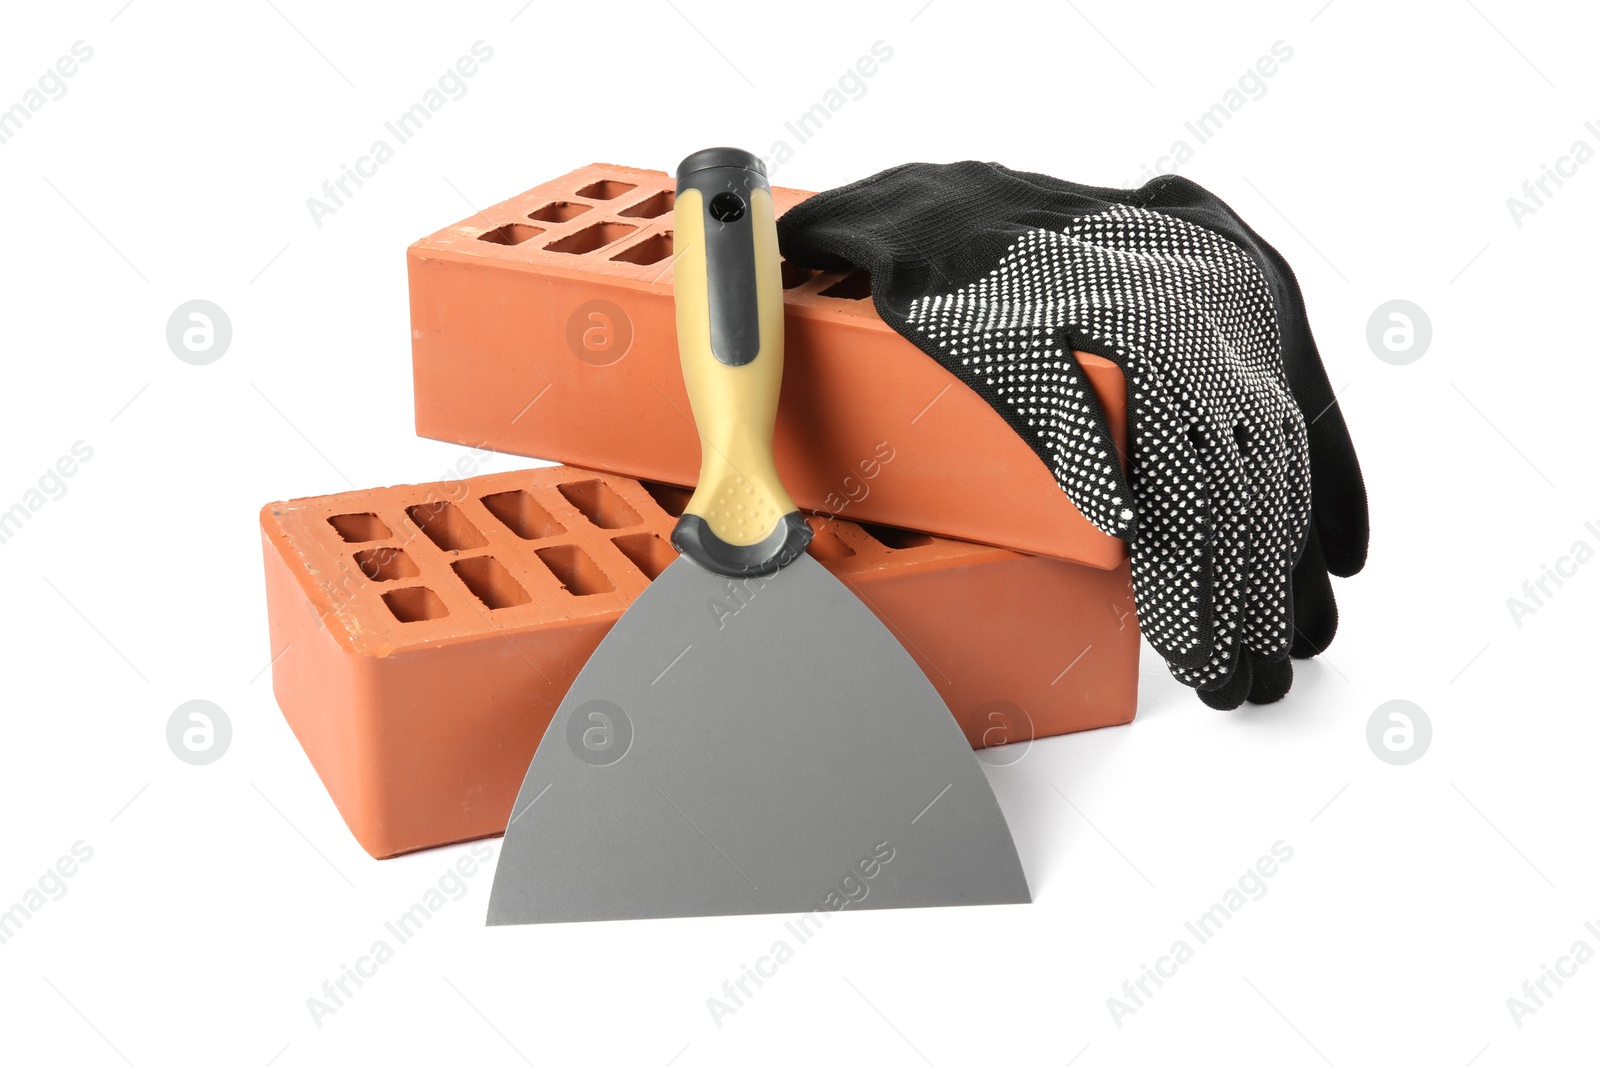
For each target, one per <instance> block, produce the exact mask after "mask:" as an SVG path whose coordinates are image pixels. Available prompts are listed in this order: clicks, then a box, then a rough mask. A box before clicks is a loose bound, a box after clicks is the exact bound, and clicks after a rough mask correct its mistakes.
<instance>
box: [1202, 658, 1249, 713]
mask: <svg viewBox="0 0 1600 1067" xmlns="http://www.w3.org/2000/svg"><path fill="white" fill-rule="evenodd" d="M1252 678H1253V675H1252V673H1251V663H1250V657H1249V656H1240V657H1239V658H1238V659H1237V661H1236V662H1235V664H1234V667H1233V673H1232V674H1230V675H1229V676H1228V678H1227V679H1226V680H1224V681H1223V683H1222V684H1221V685H1220V686H1218V687H1217V688H1215V689H1197V690H1195V696H1198V697H1199V698H1200V702H1201V703H1202V704H1204V705H1205V706H1206V707H1208V708H1215V709H1216V710H1217V711H1232V710H1233V709H1234V708H1237V707H1238V706H1239V705H1241V704H1243V703H1244V702H1245V699H1246V698H1247V697H1249V695H1250V689H1251V681H1252Z"/></svg>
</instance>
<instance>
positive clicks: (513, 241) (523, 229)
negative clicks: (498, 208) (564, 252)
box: [478, 222, 544, 245]
mask: <svg viewBox="0 0 1600 1067" xmlns="http://www.w3.org/2000/svg"><path fill="white" fill-rule="evenodd" d="M543 232H544V227H543V226H529V225H527V224H526V223H521V222H508V223H506V224H505V225H504V226H496V227H495V228H494V229H492V230H490V231H489V232H488V233H480V234H478V240H480V241H488V242H489V243H490V244H492V245H520V244H521V243H522V242H524V241H527V240H531V239H532V238H535V237H537V236H539V235H540V234H541V233H543Z"/></svg>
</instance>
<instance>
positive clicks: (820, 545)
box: [806, 519, 856, 562]
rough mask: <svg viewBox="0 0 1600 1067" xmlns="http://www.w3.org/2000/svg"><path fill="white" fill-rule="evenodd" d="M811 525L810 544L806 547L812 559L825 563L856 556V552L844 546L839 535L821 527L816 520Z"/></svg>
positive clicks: (812, 520) (811, 521)
mask: <svg viewBox="0 0 1600 1067" xmlns="http://www.w3.org/2000/svg"><path fill="white" fill-rule="evenodd" d="M809 521H810V523H811V531H812V533H811V544H810V545H808V546H806V552H808V553H809V554H810V555H811V557H812V558H813V559H817V560H821V561H824V562H825V561H827V560H830V559H849V558H850V557H851V556H853V555H855V554H856V550H855V549H853V548H851V547H850V546H849V545H847V544H845V543H844V541H843V540H841V539H840V537H839V535H838V534H836V533H834V532H833V531H832V530H829V529H827V528H826V527H824V526H822V525H821V524H820V523H818V521H817V520H816V519H811V520H809Z"/></svg>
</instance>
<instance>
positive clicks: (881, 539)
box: [860, 522, 933, 548]
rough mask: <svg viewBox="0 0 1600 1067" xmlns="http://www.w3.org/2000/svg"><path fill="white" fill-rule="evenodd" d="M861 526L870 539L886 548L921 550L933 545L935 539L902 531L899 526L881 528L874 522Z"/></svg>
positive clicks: (913, 532)
mask: <svg viewBox="0 0 1600 1067" xmlns="http://www.w3.org/2000/svg"><path fill="white" fill-rule="evenodd" d="M860 526H861V528H862V529H863V530H865V531H866V532H867V536H868V537H870V538H872V539H873V540H874V541H876V542H878V543H879V544H880V545H882V546H883V547H884V548H921V547H922V546H923V545H931V544H933V538H931V537H929V536H928V535H927V534H925V533H918V532H917V531H915V530H902V529H900V528H899V527H898V526H879V525H878V524H877V523H874V522H863V523H861V524H860Z"/></svg>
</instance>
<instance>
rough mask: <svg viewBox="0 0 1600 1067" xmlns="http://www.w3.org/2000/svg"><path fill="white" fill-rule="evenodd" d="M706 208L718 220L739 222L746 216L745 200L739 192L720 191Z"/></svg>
mask: <svg viewBox="0 0 1600 1067" xmlns="http://www.w3.org/2000/svg"><path fill="white" fill-rule="evenodd" d="M706 210H707V211H709V212H711V217H712V218H714V219H716V220H717V221H718V222H738V221H739V220H740V219H742V218H744V200H743V199H742V198H741V197H740V196H739V194H738V193H718V194H717V195H716V196H713V197H712V198H711V202H710V203H709V204H707V205H706Z"/></svg>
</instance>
